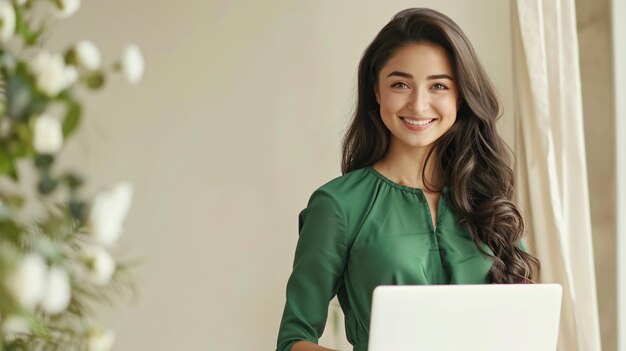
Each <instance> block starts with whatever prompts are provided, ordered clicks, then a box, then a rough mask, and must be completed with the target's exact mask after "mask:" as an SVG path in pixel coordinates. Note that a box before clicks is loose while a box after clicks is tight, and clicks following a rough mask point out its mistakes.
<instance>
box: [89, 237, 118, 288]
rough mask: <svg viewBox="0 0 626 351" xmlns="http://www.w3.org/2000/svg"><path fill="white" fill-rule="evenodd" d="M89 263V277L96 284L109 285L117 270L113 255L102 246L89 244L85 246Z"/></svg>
mask: <svg viewBox="0 0 626 351" xmlns="http://www.w3.org/2000/svg"><path fill="white" fill-rule="evenodd" d="M83 252H84V255H85V260H86V263H87V279H89V281H90V282H91V283H93V284H95V285H100V286H102V285H107V284H108V283H109V281H110V280H111V277H112V276H113V272H115V267H116V263H115V260H113V257H111V255H109V253H108V252H107V251H106V250H105V249H104V248H102V247H100V246H96V245H87V246H85V247H84V248H83Z"/></svg>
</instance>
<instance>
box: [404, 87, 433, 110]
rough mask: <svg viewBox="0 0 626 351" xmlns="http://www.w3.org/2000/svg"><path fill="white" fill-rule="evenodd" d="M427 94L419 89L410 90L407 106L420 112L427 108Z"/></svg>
mask: <svg viewBox="0 0 626 351" xmlns="http://www.w3.org/2000/svg"><path fill="white" fill-rule="evenodd" d="M428 105H429V101H428V94H427V93H426V92H424V91H422V90H421V89H415V90H413V91H412V92H411V94H410V98H409V102H408V104H407V107H408V109H409V110H411V111H415V112H416V113H420V112H423V111H426V110H427V109H428Z"/></svg>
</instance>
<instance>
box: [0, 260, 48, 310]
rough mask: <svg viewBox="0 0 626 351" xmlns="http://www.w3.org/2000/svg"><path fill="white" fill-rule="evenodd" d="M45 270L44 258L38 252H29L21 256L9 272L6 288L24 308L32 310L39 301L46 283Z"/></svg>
mask: <svg viewBox="0 0 626 351" xmlns="http://www.w3.org/2000/svg"><path fill="white" fill-rule="evenodd" d="M46 271H47V267H46V262H45V261H44V259H43V258H42V257H41V256H40V255H38V254H35V253H31V254H28V255H26V256H25V257H24V258H22V260H21V261H20V262H19V264H18V265H17V267H16V269H15V270H14V271H12V272H9V274H8V276H7V281H6V286H7V289H8V290H9V291H10V292H11V294H12V295H13V296H14V297H15V299H16V300H17V301H18V302H19V304H20V305H22V306H23V307H24V308H27V309H29V310H33V309H34V308H35V306H36V305H37V304H38V303H39V302H40V301H41V298H42V297H43V294H44V287H45V284H46Z"/></svg>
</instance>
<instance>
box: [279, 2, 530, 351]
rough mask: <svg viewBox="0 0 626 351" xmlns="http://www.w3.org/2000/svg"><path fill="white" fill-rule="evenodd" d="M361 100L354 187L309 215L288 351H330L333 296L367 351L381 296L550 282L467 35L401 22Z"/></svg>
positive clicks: (370, 58) (282, 347)
mask: <svg viewBox="0 0 626 351" xmlns="http://www.w3.org/2000/svg"><path fill="white" fill-rule="evenodd" d="M358 89H359V91H358V102H357V108H356V112H355V114H354V118H353V121H352V123H351V125H350V128H349V129H348V132H347V134H346V136H345V138H344V143H343V162H342V173H343V176H341V177H338V178H336V179H334V180H332V181H330V182H328V183H326V184H324V185H323V186H321V187H320V188H319V189H317V190H316V191H315V192H314V193H313V194H312V195H311V198H310V199H309V202H308V205H307V208H306V209H304V210H303V211H302V212H301V213H300V217H299V220H300V222H299V230H300V236H299V239H298V244H297V247H296V252H295V258H294V265H293V272H292V274H291V276H290V278H289V281H288V284H287V301H286V304H285V309H284V312H283V317H282V321H281V325H280V331H279V335H278V345H277V350H279V351H286V350H294V351H303V350H329V349H327V348H324V347H321V346H319V345H317V342H318V338H319V336H320V335H321V334H322V332H323V330H324V326H325V323H326V319H327V311H328V303H329V301H330V300H331V299H332V298H333V297H334V296H335V295H337V297H338V300H339V303H340V305H341V308H342V310H343V312H344V314H345V320H346V322H345V323H346V334H347V337H348V341H349V342H350V343H351V344H352V345H353V346H354V350H355V351H365V350H367V341H368V327H369V318H370V308H371V297H372V291H373V290H374V288H375V287H376V286H378V285H393V284H397V285H404V284H483V283H485V284H486V283H528V282H532V278H533V277H534V276H535V275H536V274H537V273H538V270H539V261H538V260H537V259H536V258H535V257H533V256H532V255H531V254H529V253H527V252H526V248H525V247H524V245H523V243H522V241H521V239H522V235H523V233H524V225H523V220H522V217H521V215H520V213H519V211H518V209H517V207H516V206H515V204H514V203H513V202H512V201H511V199H512V196H513V191H514V186H513V181H514V173H513V171H512V169H511V166H510V165H509V163H510V160H509V154H508V149H507V147H506V145H505V143H504V142H503V140H502V139H501V137H500V136H499V135H498V133H497V131H496V119H497V118H498V117H499V113H500V111H499V109H500V106H499V103H498V99H497V97H496V94H495V91H494V88H493V85H492V83H491V82H490V80H489V78H488V77H487V75H486V73H485V72H484V70H483V68H482V67H481V65H480V63H479V61H478V58H477V56H476V54H475V52H474V50H473V48H472V46H471V44H470V42H469V40H468V39H467V37H466V36H465V34H464V33H463V32H462V31H461V29H460V28H459V27H458V26H457V24H456V23H454V22H453V21H452V20H451V19H450V18H448V17H447V16H445V15H443V14H441V13H439V12H436V11H434V10H430V9H407V10H404V11H401V12H399V13H398V14H397V15H396V16H394V18H393V19H392V20H391V21H390V22H389V23H388V24H387V25H386V26H385V27H384V28H383V29H382V30H381V31H380V33H379V34H378V35H377V36H376V38H375V39H374V41H373V42H372V43H371V44H370V46H369V47H368V48H367V49H366V51H365V53H364V55H363V57H362V58H361V62H360V64H359V72H358Z"/></svg>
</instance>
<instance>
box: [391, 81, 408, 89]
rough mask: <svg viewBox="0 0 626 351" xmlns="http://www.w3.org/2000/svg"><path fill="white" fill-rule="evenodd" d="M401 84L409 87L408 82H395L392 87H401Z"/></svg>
mask: <svg viewBox="0 0 626 351" xmlns="http://www.w3.org/2000/svg"><path fill="white" fill-rule="evenodd" d="M399 85H403V86H405V87H407V88H408V85H406V84H404V83H402V82H398V83H395V84H394V85H392V86H391V87H392V88H401V86H399Z"/></svg>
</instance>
